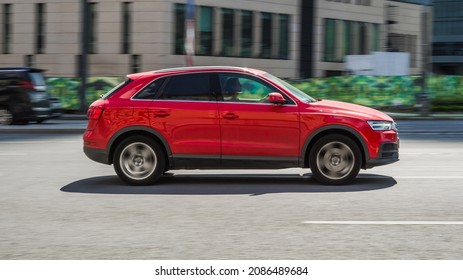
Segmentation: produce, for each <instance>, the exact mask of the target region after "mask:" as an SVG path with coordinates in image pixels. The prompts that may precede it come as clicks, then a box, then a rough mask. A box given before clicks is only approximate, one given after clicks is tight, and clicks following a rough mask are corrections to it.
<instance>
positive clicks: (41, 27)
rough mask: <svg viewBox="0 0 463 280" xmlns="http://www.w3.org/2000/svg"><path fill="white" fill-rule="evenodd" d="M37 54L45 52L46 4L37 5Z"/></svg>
mask: <svg viewBox="0 0 463 280" xmlns="http://www.w3.org/2000/svg"><path fill="white" fill-rule="evenodd" d="M35 7H36V8H35V53H38V54H39V53H44V51H45V12H46V11H45V4H44V3H37V4H36V6H35Z"/></svg>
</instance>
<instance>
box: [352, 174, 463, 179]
mask: <svg viewBox="0 0 463 280" xmlns="http://www.w3.org/2000/svg"><path fill="white" fill-rule="evenodd" d="M391 177H392V178H394V179H452V180H454V179H463V176H458V175H453V176H452V175H442V176H418V175H417V176H400V175H399V176H394V175H391ZM359 178H362V177H359Z"/></svg>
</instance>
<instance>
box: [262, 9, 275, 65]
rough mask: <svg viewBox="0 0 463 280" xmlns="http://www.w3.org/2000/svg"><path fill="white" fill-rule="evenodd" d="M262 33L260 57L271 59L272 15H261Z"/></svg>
mask: <svg viewBox="0 0 463 280" xmlns="http://www.w3.org/2000/svg"><path fill="white" fill-rule="evenodd" d="M261 16H262V33H261V35H262V36H261V52H260V57H262V58H270V57H271V56H272V14H270V13H261Z"/></svg>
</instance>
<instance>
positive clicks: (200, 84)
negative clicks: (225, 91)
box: [159, 74, 216, 101]
mask: <svg viewBox="0 0 463 280" xmlns="http://www.w3.org/2000/svg"><path fill="white" fill-rule="evenodd" d="M166 83H167V84H166V85H165V86H164V88H163V90H162V94H161V95H160V97H159V99H164V100H191V101H215V100H216V99H215V97H214V96H213V94H212V92H211V90H210V75H209V74H186V75H176V76H172V77H169V78H168V79H167V81H166Z"/></svg>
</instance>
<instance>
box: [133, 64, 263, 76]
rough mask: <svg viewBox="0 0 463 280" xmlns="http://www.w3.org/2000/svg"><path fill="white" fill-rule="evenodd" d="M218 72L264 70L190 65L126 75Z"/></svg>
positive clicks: (253, 72)
mask: <svg viewBox="0 0 463 280" xmlns="http://www.w3.org/2000/svg"><path fill="white" fill-rule="evenodd" d="M209 71H212V72H218V71H229V72H247V73H251V74H255V75H257V74H263V73H265V71H262V70H258V69H253V68H247V67H236V66H190V67H177V68H167V69H160V70H154V71H148V72H141V73H133V74H129V75H127V77H129V78H131V79H136V78H139V77H141V76H146V75H156V74H159V75H162V74H179V73H200V72H209Z"/></svg>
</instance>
